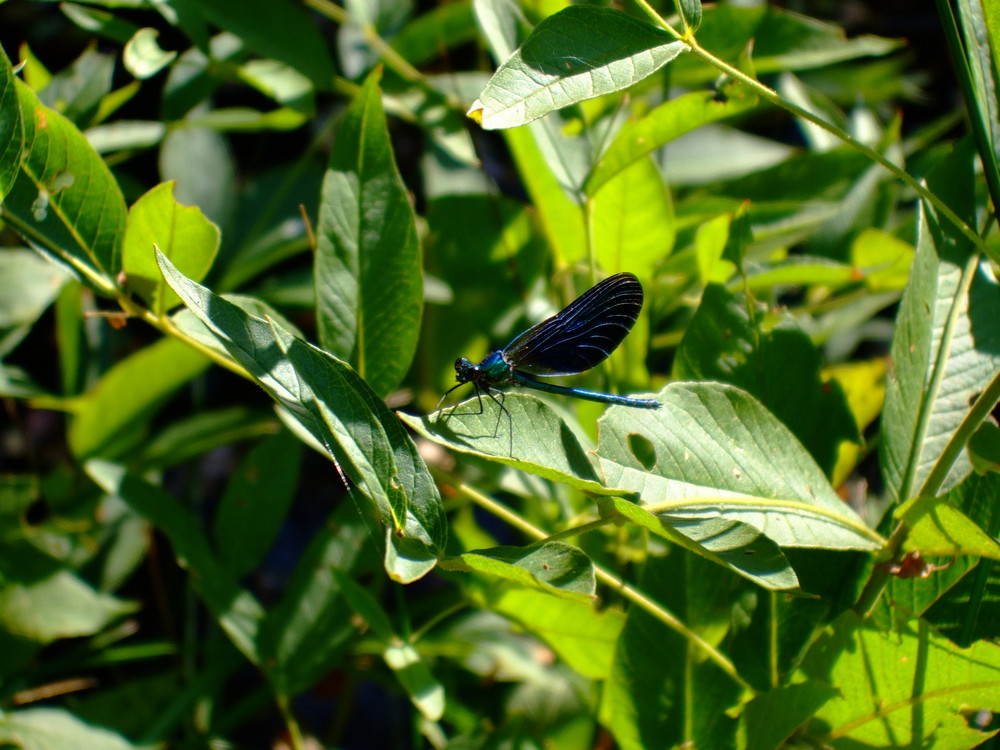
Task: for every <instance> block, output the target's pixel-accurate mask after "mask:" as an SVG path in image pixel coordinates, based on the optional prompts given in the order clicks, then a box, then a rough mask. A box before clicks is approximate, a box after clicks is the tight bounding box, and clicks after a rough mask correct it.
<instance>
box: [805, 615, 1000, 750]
mask: <svg viewBox="0 0 1000 750" xmlns="http://www.w3.org/2000/svg"><path fill="white" fill-rule="evenodd" d="M900 617H901V615H900ZM803 680H808V682H809V683H819V685H821V686H823V687H831V688H833V689H834V690H835V691H836V692H835V695H834V696H833V697H831V698H830V700H829V701H827V702H826V703H825V704H824V705H823V706H822V707H821V708H819V709H818V710H816V711H815V712H814V713H813V723H812V724H811V725H810V727H809V729H810V730H811V731H810V732H809V735H810V737H811V739H810V740H809V742H808V744H813V743H815V744H819V745H822V746H826V747H835V748H856V747H866V748H885V749H886V750H888V749H889V748H898V747H935V748H937V747H940V748H972V747H978V746H980V744H981V743H983V742H985V741H986V740H987V739H989V738H990V737H991V736H993V735H994V734H996V730H993V731H983V730H981V729H979V728H977V726H976V724H977V719H978V717H979V716H980V712H985V715H986V716H989V714H990V713H991V712H992V713H993V714H994V715H996V713H997V712H998V711H1000V648H998V647H997V645H996V644H994V643H988V642H982V643H977V644H975V645H974V646H972V647H971V648H968V649H963V648H959V647H958V646H956V645H955V644H954V643H952V642H951V641H949V640H947V639H946V638H944V637H942V636H941V635H940V634H939V633H937V632H935V631H934V629H933V628H931V627H930V626H929V625H927V623H926V622H923V621H921V620H918V619H912V620H909V621H904V622H898V623H896V624H895V626H894V628H893V632H891V633H885V632H883V631H882V630H880V629H878V628H877V627H876V626H875V624H874V623H872V622H871V621H862V620H860V619H859V618H858V617H857V616H856V615H855V614H853V613H847V614H844V615H842V616H841V617H840V618H839V619H838V620H837V621H836V622H835V623H834V624H833V626H832V627H831V628H830V630H829V632H827V633H826V634H824V636H823V637H822V638H821V639H820V640H818V641H817V642H816V643H815V644H814V645H813V647H812V648H811V649H810V651H809V654H808V655H807V656H806V658H805V661H804V662H803V664H802V668H801V671H800V673H799V675H797V678H796V680H795V681H796V682H802V681H803Z"/></svg>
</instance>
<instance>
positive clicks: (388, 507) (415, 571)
mask: <svg viewBox="0 0 1000 750" xmlns="http://www.w3.org/2000/svg"><path fill="white" fill-rule="evenodd" d="M157 257H158V261H159V264H160V269H161V270H162V272H163V275H164V278H166V279H167V282H168V283H169V284H170V286H171V287H172V288H173V289H174V291H175V292H177V293H178V294H179V295H180V297H181V299H182V300H183V301H184V304H186V305H187V306H188V308H189V309H190V310H191V311H192V312H193V313H194V314H195V315H197V316H198V318H199V319H200V320H201V321H202V322H203V323H204V324H205V325H206V326H207V327H208V329H209V330H210V331H211V332H212V335H214V336H215V337H216V338H217V339H218V340H219V342H220V343H221V344H222V345H223V346H224V347H225V349H226V351H227V352H228V353H229V355H230V356H231V357H232V358H233V359H234V360H235V361H236V362H237V363H238V364H239V365H240V366H241V367H243V368H244V369H245V370H246V371H247V372H248V373H249V374H250V375H251V376H252V377H253V378H254V379H255V380H257V382H258V383H259V384H260V385H261V386H262V387H263V388H264V389H265V390H266V391H267V392H268V393H269V394H270V395H271V396H272V398H274V399H275V400H276V401H277V402H278V403H280V404H281V405H282V406H284V407H285V408H286V409H287V410H288V412H289V413H290V414H291V415H292V416H293V418H294V419H295V420H297V421H298V423H299V424H300V425H301V426H302V427H303V428H304V429H305V430H306V431H307V432H308V433H309V434H310V435H311V436H312V437H313V438H314V440H315V441H316V443H318V444H319V445H322V446H323V447H324V448H325V451H326V453H327V455H329V457H330V458H331V459H332V460H333V461H334V462H335V463H336V465H337V466H338V468H339V469H342V470H343V472H344V473H345V474H346V475H347V476H348V478H350V480H351V482H352V483H353V484H354V485H355V486H356V487H357V489H358V490H359V491H360V492H361V493H362V494H364V495H365V496H366V497H367V498H368V499H369V500H371V501H372V502H373V503H374V504H375V506H376V508H377V510H378V514H379V519H380V521H381V522H382V523H383V525H384V526H385V533H386V538H387V543H388V544H387V549H386V570H387V571H388V573H389V575H391V576H393V577H394V578H396V579H398V580H401V581H404V582H407V581H412V580H415V579H417V578H419V577H421V576H422V575H424V574H425V573H427V572H428V571H429V570H430V569H431V568H433V567H434V563H435V561H436V559H437V555H438V552H439V550H440V549H441V548H442V547H443V545H444V541H445V537H446V534H447V529H446V526H445V520H444V515H443V510H442V508H441V498H440V495H439V494H438V491H437V487H436V485H435V484H434V481H433V480H432V479H431V476H430V474H429V473H428V471H427V467H426V465H425V464H424V462H423V459H422V458H420V455H419V454H418V453H417V449H416V446H415V445H414V444H413V441H412V440H410V438H409V437H408V436H407V434H406V433H405V432H404V430H403V428H402V426H401V425H400V424H399V421H398V420H397V419H396V418H395V417H394V416H393V415H392V412H390V411H389V409H388V407H386V405H385V403H384V402H383V401H382V400H381V399H380V398H378V396H377V395H376V394H375V393H373V392H372V390H371V388H369V387H368V384H367V383H365V381H364V380H362V379H361V378H360V377H358V374H357V373H356V372H354V370H352V369H351V368H350V367H348V366H347V365H346V364H344V363H343V362H341V361H339V360H338V359H336V358H335V357H333V356H331V355H330V354H327V353H326V352H324V351H322V350H321V349H317V348H316V347H314V346H311V345H310V344H307V343H306V342H304V341H302V340H301V339H297V338H295V337H294V336H292V335H291V334H290V333H288V332H287V331H286V330H285V329H284V328H282V327H281V326H279V325H278V324H277V323H275V322H274V321H265V320H261V319H260V318H257V317H254V316H253V315H249V314H248V313H246V312H244V311H243V310H242V309H240V308H239V307H236V306H235V305H233V304H232V303H230V302H227V301H226V300H224V299H222V298H221V297H218V296H216V295H214V294H212V292H210V291H209V290H208V289H206V288H205V287H203V286H201V285H199V284H196V283H194V282H193V281H191V280H190V279H187V278H185V277H184V276H183V275H182V274H180V273H179V272H178V271H177V269H176V268H174V267H173V265H172V264H171V263H170V261H169V260H168V259H167V258H166V257H165V256H163V255H158V256H157Z"/></svg>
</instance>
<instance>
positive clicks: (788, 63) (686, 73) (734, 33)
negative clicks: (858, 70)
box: [673, 4, 904, 86]
mask: <svg viewBox="0 0 1000 750" xmlns="http://www.w3.org/2000/svg"><path fill="white" fill-rule="evenodd" d="M751 42H752V43H753V67H754V69H755V70H756V72H757V75H758V76H761V75H766V74H769V73H783V72H785V71H792V70H809V69H813V68H821V67H826V66H830V65H835V64H836V63H840V62H844V61H846V60H854V59H857V58H859V57H870V56H880V55H887V54H889V53H891V52H893V51H894V50H897V49H899V48H900V46H902V45H903V44H904V42H903V41H902V40H894V39H886V38H884V37H877V36H868V35H858V36H853V37H851V38H850V39H848V38H847V35H846V34H845V33H844V29H843V28H842V27H840V26H837V25H835V24H832V23H825V22H823V21H820V20H818V19H816V18H810V17H807V16H804V15H801V14H799V13H794V12H791V11H787V10H784V9H782V8H778V7H775V6H772V5H768V6H739V5H729V4H725V5H721V4H715V5H714V6H713V7H709V8H707V9H706V10H705V13H704V15H703V18H702V24H701V26H700V28H699V29H698V43H699V44H700V45H701V46H702V47H703V48H704V49H707V50H711V51H712V54H713V55H716V56H717V57H720V58H722V59H723V60H727V61H729V62H731V63H736V62H737V61H738V60H739V59H740V57H741V56H742V55H743V54H744V53H745V51H746V49H747V45H748V44H750V43H751ZM673 73H674V78H675V79H677V82H678V85H688V86H691V85H694V84H697V83H704V82H708V81H711V80H713V79H714V78H715V76H716V75H717V74H718V73H717V71H716V69H715V68H713V67H710V66H707V65H705V64H704V63H702V62H701V61H700V60H698V59H696V58H695V57H694V56H692V57H690V58H681V59H680V60H678V61H677V69H676V70H675V71H673Z"/></svg>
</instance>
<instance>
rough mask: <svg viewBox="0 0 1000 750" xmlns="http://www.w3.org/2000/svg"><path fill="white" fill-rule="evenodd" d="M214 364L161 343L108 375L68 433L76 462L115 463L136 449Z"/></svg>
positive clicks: (173, 342)
mask: <svg viewBox="0 0 1000 750" xmlns="http://www.w3.org/2000/svg"><path fill="white" fill-rule="evenodd" d="M209 364H210V361H209V359H208V358H207V357H206V356H205V355H204V354H202V353H201V352H198V351H196V350H195V349H192V348H191V347H190V346H188V345H187V344H185V343H184V342H182V341H179V340H177V339H161V340H160V341H157V342H156V343H155V344H151V345H150V346H147V347H146V348H145V349H140V350H139V351H137V352H135V353H134V354H132V355H130V356H129V357H127V358H126V359H123V360H122V361H121V362H119V363H118V364H116V365H115V366H114V367H112V368H111V369H110V370H108V371H107V372H106V373H105V374H104V376H103V377H102V378H101V379H100V381H98V383H97V385H96V386H95V387H94V388H93V389H92V390H91V391H90V392H88V393H87V394H86V395H84V396H82V397H81V398H80V400H79V403H78V404H77V405H76V408H75V412H76V415H75V417H74V418H73V422H72V423H71V424H70V428H69V445H70V448H71V449H72V450H73V453H74V454H75V455H76V456H77V458H79V459H81V460H84V459H87V458H92V457H94V456H101V457H102V458H114V457H116V456H119V455H121V454H122V453H123V452H124V451H126V450H128V449H129V448H132V447H133V446H134V445H135V443H136V442H137V440H138V438H139V434H140V433H139V431H141V430H142V429H143V428H144V427H145V426H146V423H147V422H148V421H149V419H150V418H151V417H152V415H153V414H154V413H155V412H156V410H157V409H158V408H159V407H161V406H162V405H163V404H164V403H165V402H166V400H167V399H168V398H170V396H171V395H173V392H174V391H175V390H177V389H178V388H180V387H181V386H182V385H184V384H185V383H187V382H188V381H189V380H191V379H192V378H194V377H196V376H197V375H199V374H201V373H202V372H203V371H204V370H205V369H206V368H207V367H208V365H209Z"/></svg>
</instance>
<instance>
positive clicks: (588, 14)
mask: <svg viewBox="0 0 1000 750" xmlns="http://www.w3.org/2000/svg"><path fill="white" fill-rule="evenodd" d="M686 48H687V47H686V45H685V44H684V43H683V42H679V41H677V40H676V39H675V38H674V37H673V36H671V35H670V34H668V33H667V32H665V31H663V30H662V29H657V28H656V27H654V26H650V25H648V24H646V23H643V22H642V21H638V20H636V19H634V18H632V17H631V16H627V15H625V14H624V13H621V12H620V11H616V10H611V9H608V8H598V7H596V6H593V5H574V6H570V7H568V8H565V9H563V10H562V11H560V12H559V13H556V14H555V15H553V16H550V17H548V18H546V19H545V20H544V21H542V22H541V23H540V24H539V25H538V26H537V27H536V28H535V30H534V31H533V32H532V33H531V36H529V37H528V38H527V40H525V42H524V44H522V45H521V46H520V48H518V50H517V51H516V52H515V53H514V54H513V55H512V56H511V57H510V59H508V60H507V61H506V62H504V64H503V65H501V66H500V68H499V69H498V70H497V72H496V73H494V75H493V77H492V78H491V79H490V82H489V83H488V84H486V88H484V89H483V91H482V93H480V95H479V99H477V100H476V101H475V102H473V104H472V108H471V109H470V110H469V116H470V117H472V118H473V119H474V120H476V122H478V123H479V124H480V125H482V126H483V127H484V128H486V129H487V130H493V129H496V128H510V127H515V126H517V125H523V124H525V123H527V122H530V121H532V120H536V119H538V118H539V117H542V116H544V115H546V114H548V113H549V112H552V111H553V110H556V109H561V108H562V107H566V106H568V105H570V104H574V103H576V102H581V101H584V100H586V99H593V98H594V97H596V96H600V95H602V94H609V93H611V92H613V91H621V90H622V89H625V88H628V87H629V86H632V85H633V84H635V83H637V82H639V81H641V80H642V79H643V78H646V77H647V76H650V75H652V74H653V73H655V72H656V71H657V70H659V69H660V68H661V67H663V66H664V65H666V64H667V63H668V62H670V61H671V60H673V59H674V58H675V57H677V56H678V55H679V54H680V53H681V52H683V51H684V50H685V49H686Z"/></svg>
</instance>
